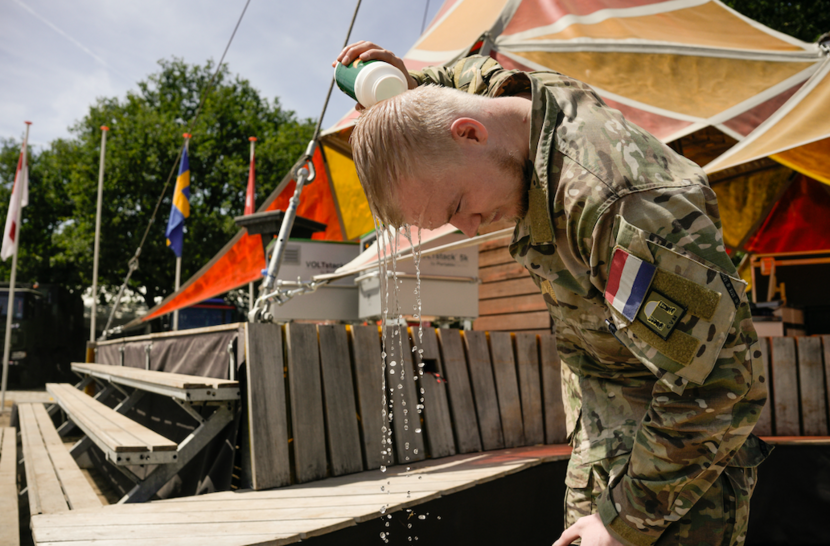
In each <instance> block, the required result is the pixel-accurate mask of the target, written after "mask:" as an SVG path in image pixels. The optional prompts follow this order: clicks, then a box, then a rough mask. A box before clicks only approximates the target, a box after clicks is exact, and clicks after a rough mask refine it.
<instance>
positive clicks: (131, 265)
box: [102, 0, 354, 339]
mask: <svg viewBox="0 0 830 546" xmlns="http://www.w3.org/2000/svg"><path fill="white" fill-rule="evenodd" d="M250 4H251V0H247V2H245V7H243V8H242V13H241V14H239V19H238V20H237V21H236V26H235V27H234V28H233V32H232V33H231V37H230V39H228V44H227V45H226V46H225V51H223V52H222V57H221V58H220V59H219V62H218V63H217V64H216V70H215V71H214V72H213V76H211V78H210V81H209V82H208V84H207V87H205V89H204V91H202V97H201V99H200V100H199V106H198V107H197V108H196V113H195V114H194V115H193V119H192V120H191V121H190V122H189V123H188V124H187V130H186V131H185V132H186V133H190V132H191V129H192V128H193V127H194V126H195V125H196V121H197V120H198V119H199V114H201V113H202V106H204V104H205V100H206V99H207V96H208V95H209V94H210V92H211V91H213V82H214V81H216V76H218V75H219V71H220V70H222V62H223V61H224V60H225V55H227V54H228V50H229V49H230V47H231V43H233V39H234V36H236V31H237V30H239V25H240V24H241V23H242V18H243V17H245V12H246V11H248V6H249V5H250ZM352 23H354V20H352ZM349 32H351V29H349ZM330 92H331V90H329V93H330ZM327 101H328V100H327ZM318 127H319V125H318ZM183 152H184V145H182V146H181V148H179V153H178V155H177V156H176V160H175V161H174V162H173V167H172V168H171V169H170V174H168V175H167V181H166V182H165V183H164V187H163V188H162V190H161V195H159V198H158V201H157V202H156V207H155V208H154V209H153V214H152V216H150V221H149V222H147V228H146V229H145V230H144V235H143V236H142V237H141V242H140V243H139V244H138V248H137V249H136V251H135V254H134V255H133V257H132V258H130V261H129V262H128V268H127V276H126V277H124V283H123V284H122V285H121V288H120V289H119V290H118V295H117V296H116V298H115V303H114V304H113V306H112V310H110V316H109V318H108V319H107V325H106V326H105V327H104V333H103V335H102V337H103V338H104V339H106V336H107V332H108V331H109V328H110V325H111V324H112V319H113V317H114V316H115V312H116V311H117V310H118V306H119V305H120V303H121V296H122V295H123V294H124V290H125V289H126V288H127V284H128V283H129V282H130V277H132V274H133V271H135V270H136V269H138V257H139V256H140V255H141V249H142V248H143V247H144V243H145V241H147V235H149V233H150V228H151V227H152V226H153V223H154V222H155V220H156V215H157V214H158V210H159V207H160V206H161V203H162V201H163V200H164V195H165V194H166V193H167V188H168V186H170V181H171V180H172V179H173V174H174V173H175V172H176V167H177V166H178V164H179V160H180V159H181V157H182V153H183Z"/></svg>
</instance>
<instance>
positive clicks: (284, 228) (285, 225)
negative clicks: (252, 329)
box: [248, 140, 317, 322]
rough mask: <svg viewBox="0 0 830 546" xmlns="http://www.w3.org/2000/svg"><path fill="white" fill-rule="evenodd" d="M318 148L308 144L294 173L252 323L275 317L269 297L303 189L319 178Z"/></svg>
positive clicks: (252, 316)
mask: <svg viewBox="0 0 830 546" xmlns="http://www.w3.org/2000/svg"><path fill="white" fill-rule="evenodd" d="M316 148H317V141H315V140H312V141H311V142H309V143H308V148H307V149H306V153H305V156H304V158H305V163H304V164H303V165H301V166H300V167H298V168H297V170H296V171H294V177H295V179H296V180H297V185H296V187H295V189H294V195H293V196H292V197H291V200H290V201H289V203H288V210H286V211H285V216H284V217H283V220H282V225H281V226H280V233H279V235H278V236H277V244H276V247H274V251H273V252H272V253H271V261H270V262H269V263H268V269H267V270H266V272H265V279H264V280H263V281H262V286H261V287H260V291H261V293H262V294H263V295H262V296H260V297H259V298H258V299H257V301H256V303H255V304H254V305H253V308H252V309H251V311H250V312H249V313H248V320H249V321H251V322H259V321H263V322H270V321H271V320H272V319H273V317H272V316H271V313H270V311H269V309H268V304H269V300H270V298H269V297H267V296H268V295H269V294H268V293H269V292H270V291H271V289H272V288H273V287H274V284H275V282H276V280H277V275H278V274H279V271H280V266H281V265H282V259H283V256H284V254H285V247H286V245H287V244H288V237H289V236H290V235H291V229H292V228H293V227H294V220H295V219H296V217H297V208H298V207H299V206H300V195H302V193H303V187H304V186H305V185H306V184H310V183H311V182H313V181H314V179H315V178H316V177H317V172H316V171H315V169H314V163H313V161H312V158H313V157H314V151H315V149H316Z"/></svg>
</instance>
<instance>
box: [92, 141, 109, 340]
mask: <svg viewBox="0 0 830 546" xmlns="http://www.w3.org/2000/svg"><path fill="white" fill-rule="evenodd" d="M107 131H109V127H107V126H106V125H102V126H101V163H100V165H99V166H98V208H97V209H96V212H95V251H94V252H93V257H92V311H91V315H90V321H89V340H90V341H95V327H96V324H95V323H96V319H97V317H98V252H99V249H100V239H101V200H102V199H103V195H104V155H105V154H106V150H107Z"/></svg>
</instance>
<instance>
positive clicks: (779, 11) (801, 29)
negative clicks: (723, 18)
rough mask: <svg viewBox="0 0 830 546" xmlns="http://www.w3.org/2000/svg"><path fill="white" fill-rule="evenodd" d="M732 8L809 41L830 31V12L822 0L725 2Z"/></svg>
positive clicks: (726, 0) (785, 32) (773, 27)
mask: <svg viewBox="0 0 830 546" xmlns="http://www.w3.org/2000/svg"><path fill="white" fill-rule="evenodd" d="M725 4H726V5H727V6H729V7H730V8H732V9H734V10H736V11H739V12H740V13H742V14H743V15H746V16H747V17H750V18H752V19H755V20H756V21H758V22H759V23H762V24H764V25H766V26H768V27H770V28H772V29H775V30H777V31H779V32H783V33H784V34H789V35H790V36H794V37H796V38H798V39H800V40H804V41H805V42H815V41H816V40H818V38H819V36H821V35H822V34H824V33H825V32H830V9H828V7H829V6H828V5H827V2H823V1H820V0H788V1H786V2H782V1H780V0H725Z"/></svg>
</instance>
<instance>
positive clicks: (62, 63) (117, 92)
mask: <svg viewBox="0 0 830 546" xmlns="http://www.w3.org/2000/svg"><path fill="white" fill-rule="evenodd" d="M441 4H442V0H408V1H407V0H363V3H362V5H361V8H360V12H359V14H358V17H357V21H356V23H355V28H354V30H353V32H352V41H354V40H359V39H360V40H372V41H374V42H377V43H379V44H381V45H383V46H384V47H386V48H387V49H391V50H392V51H395V52H396V53H398V54H400V55H403V53H405V52H406V51H407V50H408V49H409V48H410V46H411V45H412V44H413V43H414V42H415V40H416V39H417V38H418V36H419V35H420V32H421V25H422V21H423V18H424V12H425V10H426V11H427V23H429V21H430V20H431V19H432V17H433V16H434V15H435V13H436V12H437V11H438V9H439V8H440V6H441ZM244 5H245V0H167V1H163V0H140V1H136V0H133V1H126V0H73V1H71V2H65V1H58V0H0V68H2V74H3V75H2V77H1V78H0V137H4V138H8V137H15V138H20V137H22V135H23V131H24V124H23V121H24V120H28V121H31V122H32V129H31V136H30V141H31V143H32V144H33V145H34V146H43V145H46V144H48V143H49V142H50V141H52V140H53V139H55V138H60V137H67V136H69V131H68V128H69V126H71V125H72V124H73V123H75V121H77V120H79V119H81V118H82V117H83V116H84V115H85V114H86V113H87V112H88V109H89V105H90V104H92V103H93V102H94V101H95V99H96V98H97V97H112V96H117V97H123V96H125V94H126V92H127V91H128V90H129V89H135V88H136V85H135V84H136V82H137V81H139V80H141V79H144V78H145V77H146V76H147V75H148V74H150V73H152V72H155V71H156V70H157V68H158V65H157V64H156V61H158V60H159V59H161V58H170V57H173V56H175V57H181V58H183V59H184V60H185V61H186V62H188V63H204V62H205V61H206V60H207V59H211V58H212V59H213V60H214V61H218V60H219V58H220V57H221V55H222V51H223V50H224V48H225V45H226V44H227V41H228V38H229V37H230V35H231V32H232V31H233V27H234V25H235V24H236V21H237V19H238V17H239V14H240V13H241V11H242V8H243V6H244ZM354 6H355V2H354V1H352V0H293V1H287V0H251V5H250V6H249V7H248V11H247V13H246V14H245V18H244V19H243V21H242V24H241V25H240V28H239V31H238V32H237V34H236V37H235V39H234V42H233V44H232V45H231V48H230V50H229V51H228V54H227V56H226V57H225V62H226V63H227V64H228V65H229V67H230V70H231V72H232V73H234V74H239V75H240V76H242V77H244V78H247V79H248V80H250V81H251V83H252V85H253V86H254V87H255V88H257V89H258V90H259V91H260V92H261V93H262V94H263V96H265V97H267V98H269V99H272V98H274V97H279V99H280V102H281V104H282V105H283V107H285V108H288V109H290V110H294V111H295V112H296V113H297V115H298V116H301V117H314V118H316V117H317V116H318V115H319V113H320V110H321V108H322V106H323V100H324V99H325V94H326V90H327V89H328V84H329V81H330V80H331V74H332V69H331V66H330V63H331V61H332V60H333V58H334V57H335V56H336V54H337V52H339V50H340V47H341V46H342V44H343V40H344V39H345V36H346V31H347V29H348V24H349V21H350V18H351V15H352V12H353V10H354ZM427 8H428V9H427ZM352 106H353V102H352V101H351V100H350V99H349V98H348V97H346V96H345V95H343V94H342V93H340V92H339V91H338V90H337V89H335V91H334V92H333V95H332V101H331V103H330V105H329V109H328V113H327V115H326V118H325V120H324V124H323V125H324V127H325V126H329V125H332V124H333V123H334V122H336V121H337V120H338V119H339V118H340V117H341V116H342V115H343V114H344V113H345V112H346V110H348V109H349V108H351V107H352Z"/></svg>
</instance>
